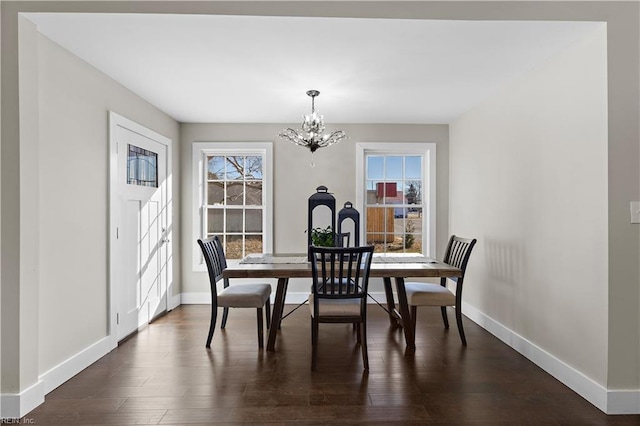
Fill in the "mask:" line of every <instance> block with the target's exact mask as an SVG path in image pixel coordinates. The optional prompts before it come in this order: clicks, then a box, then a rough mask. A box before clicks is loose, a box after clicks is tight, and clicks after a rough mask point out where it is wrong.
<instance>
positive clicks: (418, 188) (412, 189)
mask: <svg viewBox="0 0 640 426" xmlns="http://www.w3.org/2000/svg"><path fill="white" fill-rule="evenodd" d="M406 188H407V192H406V194H405V200H406V203H407V204H422V181H420V180H413V181H409V182H407V184H406Z"/></svg>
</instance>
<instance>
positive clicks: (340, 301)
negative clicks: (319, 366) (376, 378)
mask: <svg viewBox="0 0 640 426" xmlns="http://www.w3.org/2000/svg"><path fill="white" fill-rule="evenodd" d="M309 250H310V253H311V271H312V277H313V278H312V279H313V281H312V285H311V287H312V293H311V295H310V296H309V309H310V311H311V345H312V353H311V370H312V371H315V369H316V359H317V352H318V351H317V349H318V324H320V323H321V322H323V323H353V324H355V325H356V330H357V332H358V343H360V346H361V349H362V361H363V364H364V369H365V370H366V371H368V370H369V357H368V354H367V288H368V286H369V271H370V270H371V258H372V256H373V246H365V247H316V246H311V247H310V248H309Z"/></svg>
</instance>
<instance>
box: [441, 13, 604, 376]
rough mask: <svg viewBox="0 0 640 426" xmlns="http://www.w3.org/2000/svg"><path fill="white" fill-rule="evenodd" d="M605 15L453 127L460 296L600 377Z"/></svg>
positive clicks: (453, 215)
mask: <svg viewBox="0 0 640 426" xmlns="http://www.w3.org/2000/svg"><path fill="white" fill-rule="evenodd" d="M606 60H607V49H606V26H605V25H604V24H602V27H601V28H600V29H598V31H597V32H596V33H594V34H593V35H592V36H590V37H589V38H588V39H585V40H583V41H581V42H580V43H579V44H577V45H575V46H573V47H571V48H570V49H568V50H566V51H564V52H562V53H561V54H560V55H558V56H557V57H556V58H554V59H552V60H551V61H550V62H548V63H546V64H544V65H543V66H541V67H539V68H537V69H535V70H533V71H532V72H530V73H529V74H528V75H527V76H526V77H525V78H523V79H521V80H519V81H517V82H514V83H513V84H511V85H509V86H508V87H506V88H505V89H504V90H503V91H502V92H501V93H500V94H499V95H498V96H496V97H495V98H493V99H490V100H488V101H487V102H485V103H483V104H482V105H481V106H479V107H477V108H475V109H473V110H472V111H470V112H468V113H466V114H465V115H463V116H462V117H461V118H460V119H458V120H456V121H455V122H454V123H452V125H451V128H450V144H451V147H450V151H451V153H450V157H451V180H450V191H451V192H450V201H451V204H450V218H451V220H450V227H451V232H452V233H455V234H460V235H463V236H467V237H476V238H478V240H479V242H478V245H477V246H476V249H475V253H473V256H472V258H471V261H470V264H469V269H468V279H467V280H465V281H466V286H465V295H464V296H465V297H464V300H465V303H467V304H469V305H471V306H473V307H474V308H476V309H478V310H479V311H481V312H482V313H483V314H484V315H486V316H487V317H490V318H491V319H492V320H494V321H496V322H498V323H500V324H502V325H503V326H504V327H506V328H508V329H510V330H511V331H512V332H513V333H515V334H517V335H519V336H521V337H522V338H524V339H526V340H529V341H530V342H531V343H532V344H533V345H536V346H538V347H539V348H541V349H543V350H544V351H547V352H548V353H549V354H550V355H551V356H553V357H556V358H559V359H561V360H562V361H563V362H564V363H566V364H568V365H569V366H570V367H572V368H574V369H576V370H578V371H580V372H582V373H583V374H584V375H586V376H588V377H589V378H591V379H593V380H595V381H596V382H597V383H599V384H601V385H603V386H606V383H607V355H608V352H607V346H608V341H607V339H608V287H607V281H608V261H607V259H608V245H607V244H608V209H607V199H608V198H607V197H608V186H607V171H608V166H607V164H608V163H607V143H608V140H607V63H606Z"/></svg>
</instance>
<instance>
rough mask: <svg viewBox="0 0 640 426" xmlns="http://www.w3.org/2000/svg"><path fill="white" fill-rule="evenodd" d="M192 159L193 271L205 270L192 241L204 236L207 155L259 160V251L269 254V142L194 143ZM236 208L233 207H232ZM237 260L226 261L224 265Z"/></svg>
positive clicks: (270, 219)
mask: <svg viewBox="0 0 640 426" xmlns="http://www.w3.org/2000/svg"><path fill="white" fill-rule="evenodd" d="M192 145H193V148H192V149H193V157H192V163H191V167H192V172H193V173H192V185H191V186H192V191H193V198H192V200H193V208H192V236H193V237H192V241H193V245H192V248H193V255H192V259H193V265H192V266H193V270H194V271H206V270H207V267H206V264H205V262H204V258H203V257H202V253H201V250H200V247H199V246H198V244H196V241H197V240H198V238H203V236H204V235H205V234H206V230H205V227H204V222H205V215H206V214H207V206H206V205H204V200H205V198H206V196H205V191H206V190H207V185H206V184H207V178H206V176H207V175H206V173H205V164H206V158H207V156H212V155H227V156H228V155H238V156H261V157H262V164H263V169H262V201H263V206H262V207H263V215H262V229H263V233H262V252H263V253H272V252H273V143H272V142H194V143H193V144H192ZM234 208H237V207H234ZM239 261H240V259H228V260H227V263H228V264H235V263H238V262H239Z"/></svg>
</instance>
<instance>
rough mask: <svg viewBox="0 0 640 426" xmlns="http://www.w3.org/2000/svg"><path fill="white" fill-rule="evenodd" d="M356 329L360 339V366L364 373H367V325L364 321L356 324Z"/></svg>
mask: <svg viewBox="0 0 640 426" xmlns="http://www.w3.org/2000/svg"><path fill="white" fill-rule="evenodd" d="M358 329H359V330H360V333H358V337H360V334H362V337H360V346H361V349H362V364H363V365H364V371H369V352H368V350H367V323H366V320H365V321H363V322H362V323H358Z"/></svg>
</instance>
